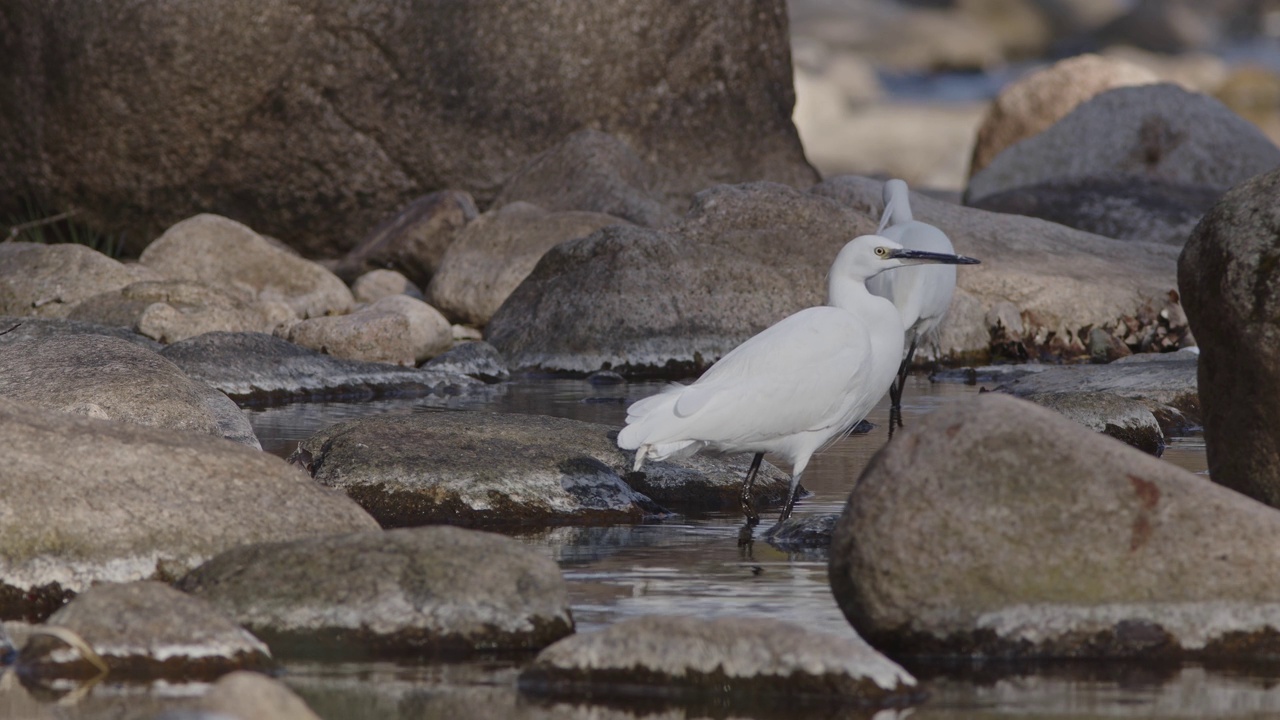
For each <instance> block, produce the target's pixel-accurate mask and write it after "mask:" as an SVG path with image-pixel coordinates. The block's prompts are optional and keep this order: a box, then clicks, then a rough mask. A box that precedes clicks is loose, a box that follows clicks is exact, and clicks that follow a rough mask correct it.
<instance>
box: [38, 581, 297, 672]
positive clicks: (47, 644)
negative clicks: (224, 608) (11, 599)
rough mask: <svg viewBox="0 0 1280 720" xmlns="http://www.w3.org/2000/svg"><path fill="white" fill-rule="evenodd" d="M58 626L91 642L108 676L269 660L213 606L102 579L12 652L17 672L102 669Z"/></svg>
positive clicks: (154, 587) (155, 586)
mask: <svg viewBox="0 0 1280 720" xmlns="http://www.w3.org/2000/svg"><path fill="white" fill-rule="evenodd" d="M48 627H52V628H53V630H45V628H48ZM58 629H63V630H68V631H70V632H71V633H74V637H73V638H71V639H73V640H75V639H78V640H81V641H83V642H84V643H85V644H86V645H87V646H88V647H89V648H91V649H92V651H93V652H94V653H96V655H97V656H98V658H96V659H101V660H102V661H105V664H106V667H107V672H109V673H110V676H111V678H112V679H113V680H119V679H123V678H128V679H132V680H147V679H154V678H164V679H168V680H195V679H213V678H215V677H218V676H219V675H222V674H224V673H226V672H229V671H232V670H237V669H254V668H263V669H265V668H268V667H270V666H271V665H272V664H273V663H272V660H271V653H270V651H269V650H268V649H267V646H266V645H264V644H263V643H262V641H261V640H259V639H257V638H256V637H254V636H253V635H252V634H250V633H249V632H248V631H247V630H245V629H244V628H242V627H240V626H239V625H237V624H235V623H234V622H232V621H231V620H230V619H228V618H227V616H226V615H224V614H223V613H222V612H220V611H219V610H218V609H217V608H215V607H214V606H213V604H211V603H209V602H207V601H205V600H201V599H200V598H195V597H191V596H189V595H184V594H183V593H181V592H179V591H177V590H174V589H173V588H171V587H169V586H168V585H165V584H164V583H158V582H131V583H105V584H102V585H96V586H94V587H92V588H90V589H88V590H86V591H85V592H84V593H82V594H81V595H80V596H79V597H77V598H76V599H74V600H72V601H71V602H70V603H68V604H67V605H66V606H65V607H63V608H62V609H61V610H59V611H58V612H56V613H54V614H53V615H51V616H50V617H49V622H48V624H47V625H45V626H37V627H36V628H35V629H34V630H33V631H32V635H31V637H30V638H29V639H28V640H27V644H26V645H25V646H24V647H23V648H22V652H21V653H20V654H19V656H18V657H19V659H18V672H19V673H20V674H22V675H24V676H28V677H30V676H38V677H42V678H49V677H69V678H91V677H95V676H97V675H98V674H100V673H101V672H102V670H101V668H99V667H95V665H94V663H93V662H91V661H90V660H88V659H86V658H85V656H84V654H83V652H82V651H81V650H79V649H77V648H76V647H74V646H72V645H70V644H68V643H67V642H66V641H65V640H64V639H62V637H61V633H60V631H59V630H58ZM53 632H57V633H58V634H49V633H53Z"/></svg>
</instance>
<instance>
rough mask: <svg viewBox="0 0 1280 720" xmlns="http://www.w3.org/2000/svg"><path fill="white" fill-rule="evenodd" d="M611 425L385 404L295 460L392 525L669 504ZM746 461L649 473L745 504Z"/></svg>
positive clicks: (689, 492)
mask: <svg viewBox="0 0 1280 720" xmlns="http://www.w3.org/2000/svg"><path fill="white" fill-rule="evenodd" d="M611 433H612V429H611V428H609V427H607V426H604V425H595V424H592V423H584V422H579V421H576V420H565V419H560V418H552V417H546V416H542V415H521V414H496V413H476V412H426V413H413V414H408V415H383V416H377V417H368V418H360V419H357V420H351V421H347V422H344V423H340V424H337V425H333V426H331V427H329V428H326V429H325V430H322V431H321V432H319V433H317V434H316V435H313V436H311V437H310V438H308V439H307V440H305V441H304V442H302V443H301V445H300V446H299V449H298V451H297V452H296V453H295V454H294V457H293V458H292V459H293V460H294V461H296V462H302V463H305V464H306V466H308V467H309V469H310V471H311V474H312V476H313V477H315V479H316V480H318V481H320V482H321V483H323V484H325V485H329V486H331V487H338V488H341V489H343V490H345V491H346V492H347V493H348V494H349V495H351V497H352V498H354V499H355V500H356V501H357V502H359V503H360V504H361V505H362V506H364V507H365V508H366V509H368V510H369V512H370V513H372V514H373V515H374V517H376V518H378V520H379V522H381V523H382V524H383V526H384V527H402V526H408V525H424V524H428V523H437V522H447V523H450V524H457V525H507V526H511V525H548V524H590V523H616V522H635V521H638V520H641V519H643V518H645V517H648V516H652V515H657V514H661V513H662V512H664V511H663V509H662V508H661V507H659V506H658V505H657V504H656V503H655V502H654V500H652V499H650V498H649V497H646V496H645V495H642V494H640V493H638V492H637V491H636V490H634V489H632V487H631V486H629V485H628V484H627V483H626V482H623V477H624V476H625V475H626V473H627V472H628V471H629V470H630V469H631V457H630V455H629V454H628V453H625V452H623V451H622V450H619V449H618V448H617V446H616V445H615V443H614V440H613V439H612V438H611V437H610V435H611ZM706 462H710V463H711V464H710V465H708V464H705V463H706ZM666 468H669V469H666ZM704 468H707V469H704ZM741 468H742V472H741V474H739V471H738V467H736V466H733V465H724V464H719V465H717V464H715V463H714V461H705V460H703V459H699V460H698V461H697V462H695V463H682V467H676V466H674V465H670V464H666V463H654V464H652V465H649V466H646V475H647V476H651V477H654V478H657V477H659V476H662V477H666V476H668V475H671V474H675V475H676V476H678V477H680V478H681V479H682V481H683V482H682V483H681V484H680V485H679V486H677V487H675V488H673V490H674V492H673V493H672V495H673V497H671V499H673V500H679V501H681V502H680V503H679V504H675V505H673V507H675V508H677V509H679V508H681V507H685V506H688V505H698V504H702V505H704V506H707V505H711V506H715V505H718V506H719V507H721V508H724V507H737V505H738V491H739V488H740V486H741V481H742V477H743V475H745V465H742V466H741ZM664 470H665V471H664ZM762 475H765V474H764V473H762ZM780 475H781V474H780V473H776V472H771V473H768V474H767V475H765V476H762V477H761V478H759V481H758V482H757V487H758V488H759V491H758V492H759V493H761V495H759V496H758V497H759V498H761V500H758V502H762V501H763V500H764V499H766V498H767V495H766V494H767V493H770V492H776V493H778V495H782V494H784V493H785V490H783V491H782V492H778V490H777V486H778V485H779V484H783V486H784V487H785V482H786V480H785V479H784V478H785V476H781V477H780ZM630 479H631V478H628V480H630ZM654 484H656V485H658V486H661V485H662V484H661V483H654ZM644 487H645V488H646V490H648V489H652V486H650V485H646V486H644ZM676 496H678V497H676ZM664 500H665V498H664ZM659 502H662V501H659Z"/></svg>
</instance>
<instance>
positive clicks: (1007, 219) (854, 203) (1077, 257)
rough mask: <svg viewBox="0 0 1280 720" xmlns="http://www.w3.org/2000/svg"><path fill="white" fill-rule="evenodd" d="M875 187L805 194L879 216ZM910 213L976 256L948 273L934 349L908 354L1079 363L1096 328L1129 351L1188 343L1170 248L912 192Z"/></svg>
mask: <svg viewBox="0 0 1280 720" xmlns="http://www.w3.org/2000/svg"><path fill="white" fill-rule="evenodd" d="M883 186H884V184H883V183H882V182H880V181H878V180H872V179H870V178H863V177H857V176H852V175H845V176H840V177H836V178H830V179H828V180H826V181H825V182H823V183H821V184H820V185H818V186H816V187H814V188H813V192H814V193H818V194H822V195H825V196H828V197H832V198H835V199H837V200H839V201H840V202H841V203H842V204H844V205H845V206H847V207H849V208H851V209H853V210H856V211H858V212H860V213H865V214H867V215H869V216H870V217H875V218H878V217H879V216H880V213H881V210H882V209H883V206H884V200H883ZM911 210H912V213H913V215H914V216H915V218H916V219H917V220H922V221H924V222H927V223H930V224H932V225H936V226H937V227H939V228H942V229H943V230H944V231H945V232H946V233H947V236H948V237H950V238H951V241H952V243H954V244H955V247H956V251H957V252H959V253H961V254H964V255H969V256H972V257H976V258H979V259H980V260H982V264H981V265H974V266H972V267H965V268H962V269H961V270H960V271H959V272H958V273H957V274H956V281H957V288H956V293H955V296H954V298H953V299H952V301H951V310H950V313H949V314H948V315H947V318H946V320H945V321H944V322H943V324H942V326H941V328H940V330H939V333H938V338H937V341H936V345H927V346H924V347H922V348H920V349H918V350H917V352H918V353H920V355H919V356H920V357H922V358H924V359H942V360H949V361H953V362H959V363H963V364H973V363H982V362H990V361H991V360H1005V361H1008V360H1015V361H1027V360H1051V361H1058V360H1062V359H1074V358H1082V357H1088V356H1089V355H1090V353H1091V345H1092V343H1091V335H1093V331H1094V330H1097V329H1102V330H1104V331H1105V332H1106V333H1107V334H1108V336H1111V337H1114V338H1116V340H1117V342H1118V343H1119V344H1123V345H1125V346H1126V347H1128V348H1129V351H1130V352H1138V351H1145V350H1148V349H1152V348H1153V347H1156V348H1164V347H1169V346H1173V347H1177V346H1178V345H1179V344H1181V343H1184V342H1188V341H1189V339H1188V337H1187V335H1189V333H1188V331H1187V328H1186V325H1185V323H1180V321H1179V320H1178V319H1177V318H1178V316H1179V315H1180V314H1181V310H1180V309H1178V308H1177V307H1176V301H1174V300H1172V299H1169V298H1170V295H1169V293H1170V291H1171V290H1174V289H1175V287H1176V278H1175V275H1174V271H1175V268H1176V265H1177V255H1178V249H1177V248H1175V247H1171V246H1168V245H1163V244H1158V243H1149V242H1141V241H1133V240H1115V239H1112V238H1105V237H1102V236H1099V235H1092V234H1089V233H1085V232H1081V231H1079V230H1073V229H1071V228H1067V227H1063V226H1061V225H1057V224H1054V223H1049V222H1045V221H1043V220H1038V219H1035V218H1027V217H1019V216H1016V215H1002V214H999V213H992V212H986V211H983V210H975V209H973V208H966V207H962V206H958V205H954V204H951V203H947V202H942V201H940V200H936V199H934V198H931V197H928V196H926V195H923V194H920V193H915V192H913V193H912V194H911ZM1046 257H1052V258H1053V262H1052V263H1049V262H1046ZM1175 295H1176V293H1175Z"/></svg>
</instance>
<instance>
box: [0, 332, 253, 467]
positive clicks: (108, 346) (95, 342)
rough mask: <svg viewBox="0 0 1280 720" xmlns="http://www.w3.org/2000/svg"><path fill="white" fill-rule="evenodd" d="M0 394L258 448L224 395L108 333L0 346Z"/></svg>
mask: <svg viewBox="0 0 1280 720" xmlns="http://www.w3.org/2000/svg"><path fill="white" fill-rule="evenodd" d="M0 397H4V398H6V399H8V400H12V401H16V402H21V403H25V404H28V405H32V406H35V407H40V408H44V409H46V410H53V411H57V412H64V413H72V414H76V415H84V416H87V417H91V418H97V419H102V420H121V421H124V422H129V423H134V424H137V425H146V426H149V427H163V428H169V429H171V430H182V431H186V432H194V433H202V434H205V435H215V436H218V437H223V436H224V435H225V436H228V437H231V438H232V439H237V440H238V441H240V442H245V443H246V444H248V445H252V446H254V447H257V446H258V441H257V438H255V437H254V436H253V430H252V428H250V427H249V424H248V421H247V420H245V419H244V417H243V416H242V415H241V414H240V411H239V409H238V408H236V407H235V404H234V403H233V402H231V400H230V399H228V398H227V396H226V395H223V394H222V393H220V392H218V391H217V390H214V389H213V388H210V387H208V386H207V385H205V384H204V383H202V382H200V381H198V380H193V379H191V378H189V377H187V375H186V374H185V373H183V372H182V370H181V369H179V368H178V367H177V366H176V365H174V364H173V363H172V362H169V361H168V360H166V359H164V358H163V357H161V356H160V355H158V354H156V353H155V352H152V351H150V350H146V349H144V348H141V347H139V346H137V345H135V344H133V343H130V342H128V341H126V340H120V339H118V338H113V337H108V336H106V335H61V336H51V337H47V338H44V339H39V340H27V341H25V342H9V343H2V344H0Z"/></svg>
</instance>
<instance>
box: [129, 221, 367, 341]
mask: <svg viewBox="0 0 1280 720" xmlns="http://www.w3.org/2000/svg"><path fill="white" fill-rule="evenodd" d="M139 262H140V263H142V264H143V265H144V266H146V267H148V268H151V269H152V270H155V271H156V272H157V273H160V274H161V275H164V276H166V277H168V278H171V279H174V280H188V281H192V282H199V283H204V284H206V285H209V286H212V287H214V288H218V289H221V290H225V291H226V292H227V293H229V294H232V295H235V296H237V297H239V298H240V299H241V300H243V301H245V302H247V303H256V302H263V301H278V302H282V303H284V304H286V305H288V306H289V307H290V308H291V309H292V310H293V311H294V313H296V315H297V316H298V317H300V318H313V317H319V316H323V315H326V314H329V313H335V312H338V313H340V312H346V311H347V310H349V309H350V308H351V306H352V304H353V303H354V302H355V301H354V299H353V298H352V297H351V291H350V290H348V289H347V286H346V285H345V284H343V282H342V281H341V280H339V279H338V277H337V276H336V275H334V274H333V273H331V272H329V271H328V270H325V269H324V268H323V267H321V266H320V265H318V264H316V263H313V262H310V261H308V260H304V259H303V258H301V257H299V256H297V255H295V254H293V253H291V252H288V251H287V250H282V249H280V248H278V247H276V246H274V245H272V244H271V243H269V242H267V241H266V240H265V239H264V238H263V237H262V236H261V235H259V234H258V233H256V232H254V231H253V230H252V229H250V228H249V227H247V226H245V225H243V224H241V223H238V222H236V221H235V220H231V219H229V218H225V217H222V216H220V215H210V214H201V215H196V216H194V217H190V218H187V219H186V220H183V221H182V222H179V223H177V224H176V225H174V226H172V227H170V228H169V229H168V230H166V231H165V232H164V234H163V235H161V236H160V237H159V238H156V240H155V241H153V242H152V243H151V244H150V245H148V246H147V249H146V250H144V251H143V252H142V256H141V257H140V258H139Z"/></svg>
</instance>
